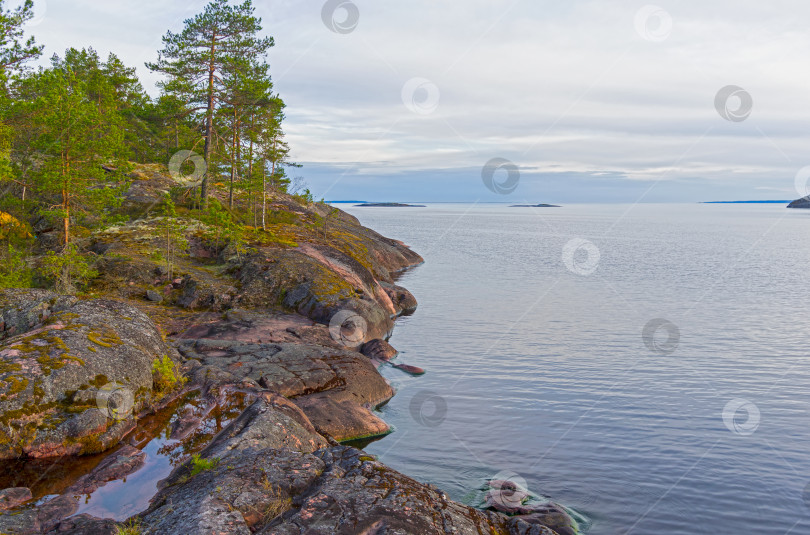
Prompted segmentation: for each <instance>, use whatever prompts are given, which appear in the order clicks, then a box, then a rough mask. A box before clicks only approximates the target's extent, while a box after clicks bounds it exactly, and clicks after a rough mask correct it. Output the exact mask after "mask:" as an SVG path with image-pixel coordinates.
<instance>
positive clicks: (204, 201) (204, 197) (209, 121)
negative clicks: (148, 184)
mask: <svg viewBox="0 0 810 535" xmlns="http://www.w3.org/2000/svg"><path fill="white" fill-rule="evenodd" d="M216 46H217V36H216V34H214V36H213V37H212V38H211V57H210V59H209V62H208V110H207V111H206V113H205V151H204V152H205V154H204V158H205V162H206V164H209V165H210V161H211V148H212V145H213V141H214V73H215V72H216V64H215V62H214V60H215V54H216ZM200 208H202V209H203V210H205V209H206V208H208V169H206V172H205V175H204V176H203V179H202V182H201V183H200Z"/></svg>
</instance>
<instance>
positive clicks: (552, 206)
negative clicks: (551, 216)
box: [509, 203, 562, 208]
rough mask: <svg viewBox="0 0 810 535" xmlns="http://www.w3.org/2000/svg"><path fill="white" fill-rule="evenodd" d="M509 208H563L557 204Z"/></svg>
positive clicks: (522, 205) (523, 205) (514, 205)
mask: <svg viewBox="0 0 810 535" xmlns="http://www.w3.org/2000/svg"><path fill="white" fill-rule="evenodd" d="M509 208H562V207H561V206H558V205H556V204H542V203H541V204H513V205H512V206H510V207H509Z"/></svg>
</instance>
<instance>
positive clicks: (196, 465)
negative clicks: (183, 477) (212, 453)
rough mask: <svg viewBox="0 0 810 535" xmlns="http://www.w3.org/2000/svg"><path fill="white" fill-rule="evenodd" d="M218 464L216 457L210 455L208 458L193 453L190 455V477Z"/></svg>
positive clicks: (211, 468)
mask: <svg viewBox="0 0 810 535" xmlns="http://www.w3.org/2000/svg"><path fill="white" fill-rule="evenodd" d="M218 464H219V458H218V457H211V458H210V459H203V458H202V457H200V454H199V453H195V454H194V455H193V456H192V457H191V477H194V476H196V475H197V474H200V473H202V472H205V471H208V470H213V469H214V468H216V466H217V465H218Z"/></svg>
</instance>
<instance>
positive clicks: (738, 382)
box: [341, 204, 810, 535]
mask: <svg viewBox="0 0 810 535" xmlns="http://www.w3.org/2000/svg"><path fill="white" fill-rule="evenodd" d="M341 208H344V209H347V210H348V211H349V212H350V213H352V214H354V215H356V216H358V217H359V218H360V221H361V222H362V223H363V224H365V225H367V226H370V227H371V228H373V229H375V230H377V231H379V232H381V233H382V234H384V235H386V236H389V237H393V238H397V239H401V240H403V241H404V242H406V243H407V244H408V245H410V246H412V247H413V249H414V250H415V251H417V252H418V253H420V254H421V255H422V256H423V257H424V258H425V260H426V263H425V264H424V265H423V266H420V267H418V268H416V269H414V270H412V271H410V272H408V273H406V274H404V275H403V276H402V278H401V279H400V284H402V285H403V286H405V287H407V288H408V289H409V290H411V292H413V293H414V295H415V296H416V297H417V299H418V300H419V310H418V311H417V312H416V314H415V315H413V316H411V317H406V318H402V319H400V320H399V321H398V323H397V327H396V329H395V331H394V336H393V338H392V339H391V342H392V344H393V345H394V346H395V347H396V348H397V349H399V350H400V352H401V353H400V356H399V360H400V361H401V362H404V363H408V364H413V365H416V366H420V367H423V368H425V369H427V370H428V373H427V374H426V375H424V376H422V377H409V376H406V375H404V374H402V373H400V372H399V371H397V370H395V369H392V368H390V367H388V368H385V369H384V370H383V373H384V375H385V376H386V377H387V378H388V379H389V380H390V381H391V382H392V384H393V385H394V386H395V387H396V388H397V390H398V394H397V396H396V397H395V398H394V399H393V400H392V401H391V402H390V403H389V404H388V405H386V406H385V407H383V408H382V410H381V412H382V413H383V416H384V418H385V420H386V421H387V422H389V423H390V424H392V425H393V426H394V427H395V432H394V433H393V434H391V435H389V436H388V437H386V438H385V439H383V440H380V441H378V442H374V443H372V444H371V445H369V446H368V447H367V448H366V449H367V451H369V452H370V453H372V454H375V455H378V456H379V457H380V459H381V460H382V461H383V462H385V463H386V464H388V465H390V466H391V467H393V468H396V469H398V470H401V471H402V472H404V473H406V474H408V475H410V476H412V477H414V478H416V479H419V480H421V481H425V482H431V483H434V484H436V485H438V486H439V487H441V488H442V489H444V490H445V491H447V492H448V494H450V495H451V497H452V498H454V499H457V500H461V501H466V502H467V503H470V504H474V502H475V501H476V500H477V499H478V497H480V492H477V491H476V489H478V488H480V487H481V485H482V484H483V483H484V481H485V480H487V479H488V478H491V477H493V476H495V475H496V474H498V473H501V472H504V471H508V472H507V473H514V474H517V475H518V476H519V477H522V478H523V479H525V481H526V483H527V485H528V487H529V489H530V490H531V491H532V492H534V493H537V494H540V495H543V496H547V497H549V498H550V499H552V500H554V501H556V502H559V503H562V504H564V505H566V506H567V507H570V508H572V509H573V510H575V511H577V512H579V513H581V514H583V515H584V516H585V517H587V519H588V521H587V523H586V525H585V528H586V529H587V532H588V533H589V534H592V535H604V534H619V533H622V534H625V533H637V534H672V535H678V534H684V535H686V534H690V535H693V534H696V533H711V534H726V533H727V534H734V535H740V534H760V533H766V534H777V535H783V534H785V535H786V534H788V533H792V534H804V533H810V491H805V489H806V488H807V487H808V484H810V350H808V348H809V347H810V295H809V293H810V211H801V210H787V209H785V208H784V207H783V206H781V205H635V206H630V205H578V206H566V207H562V208H545V209H532V208H508V207H506V206H502V205H449V204H448V205H430V206H428V207H427V208H404V209H402V208H399V209H398V208H355V207H351V206H349V207H346V206H345V205H341ZM572 240H577V241H572ZM584 240H587V241H584ZM564 257H565V258H564ZM651 320H660V321H657V322H652V323H651ZM665 321H666V322H669V323H665ZM648 325H649V326H648ZM645 326H648V327H647V331H646V332H647V335H646V336H645V335H644V334H643V333H644V332H645ZM656 327H658V328H657V329H656Z"/></svg>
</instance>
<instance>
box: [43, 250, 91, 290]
mask: <svg viewBox="0 0 810 535" xmlns="http://www.w3.org/2000/svg"><path fill="white" fill-rule="evenodd" d="M42 273H43V275H45V277H46V278H47V279H49V280H50V281H51V283H52V284H53V285H54V287H55V288H56V289H57V290H58V291H61V292H65V293H73V292H75V291H76V290H77V289H78V288H82V287H84V286H85V285H86V284H87V283H88V282H89V281H90V279H93V278H95V277H97V276H98V272H97V271H95V270H94V269H93V268H92V267H91V266H90V261H89V260H88V259H87V258H85V257H84V256H83V255H82V254H81V253H79V250H78V249H77V248H76V246H75V245H73V244H70V245H68V246H67V247H65V248H64V249H63V250H62V252H61V253H55V252H53V251H48V254H47V255H46V256H45V258H44V259H43V260H42Z"/></svg>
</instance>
